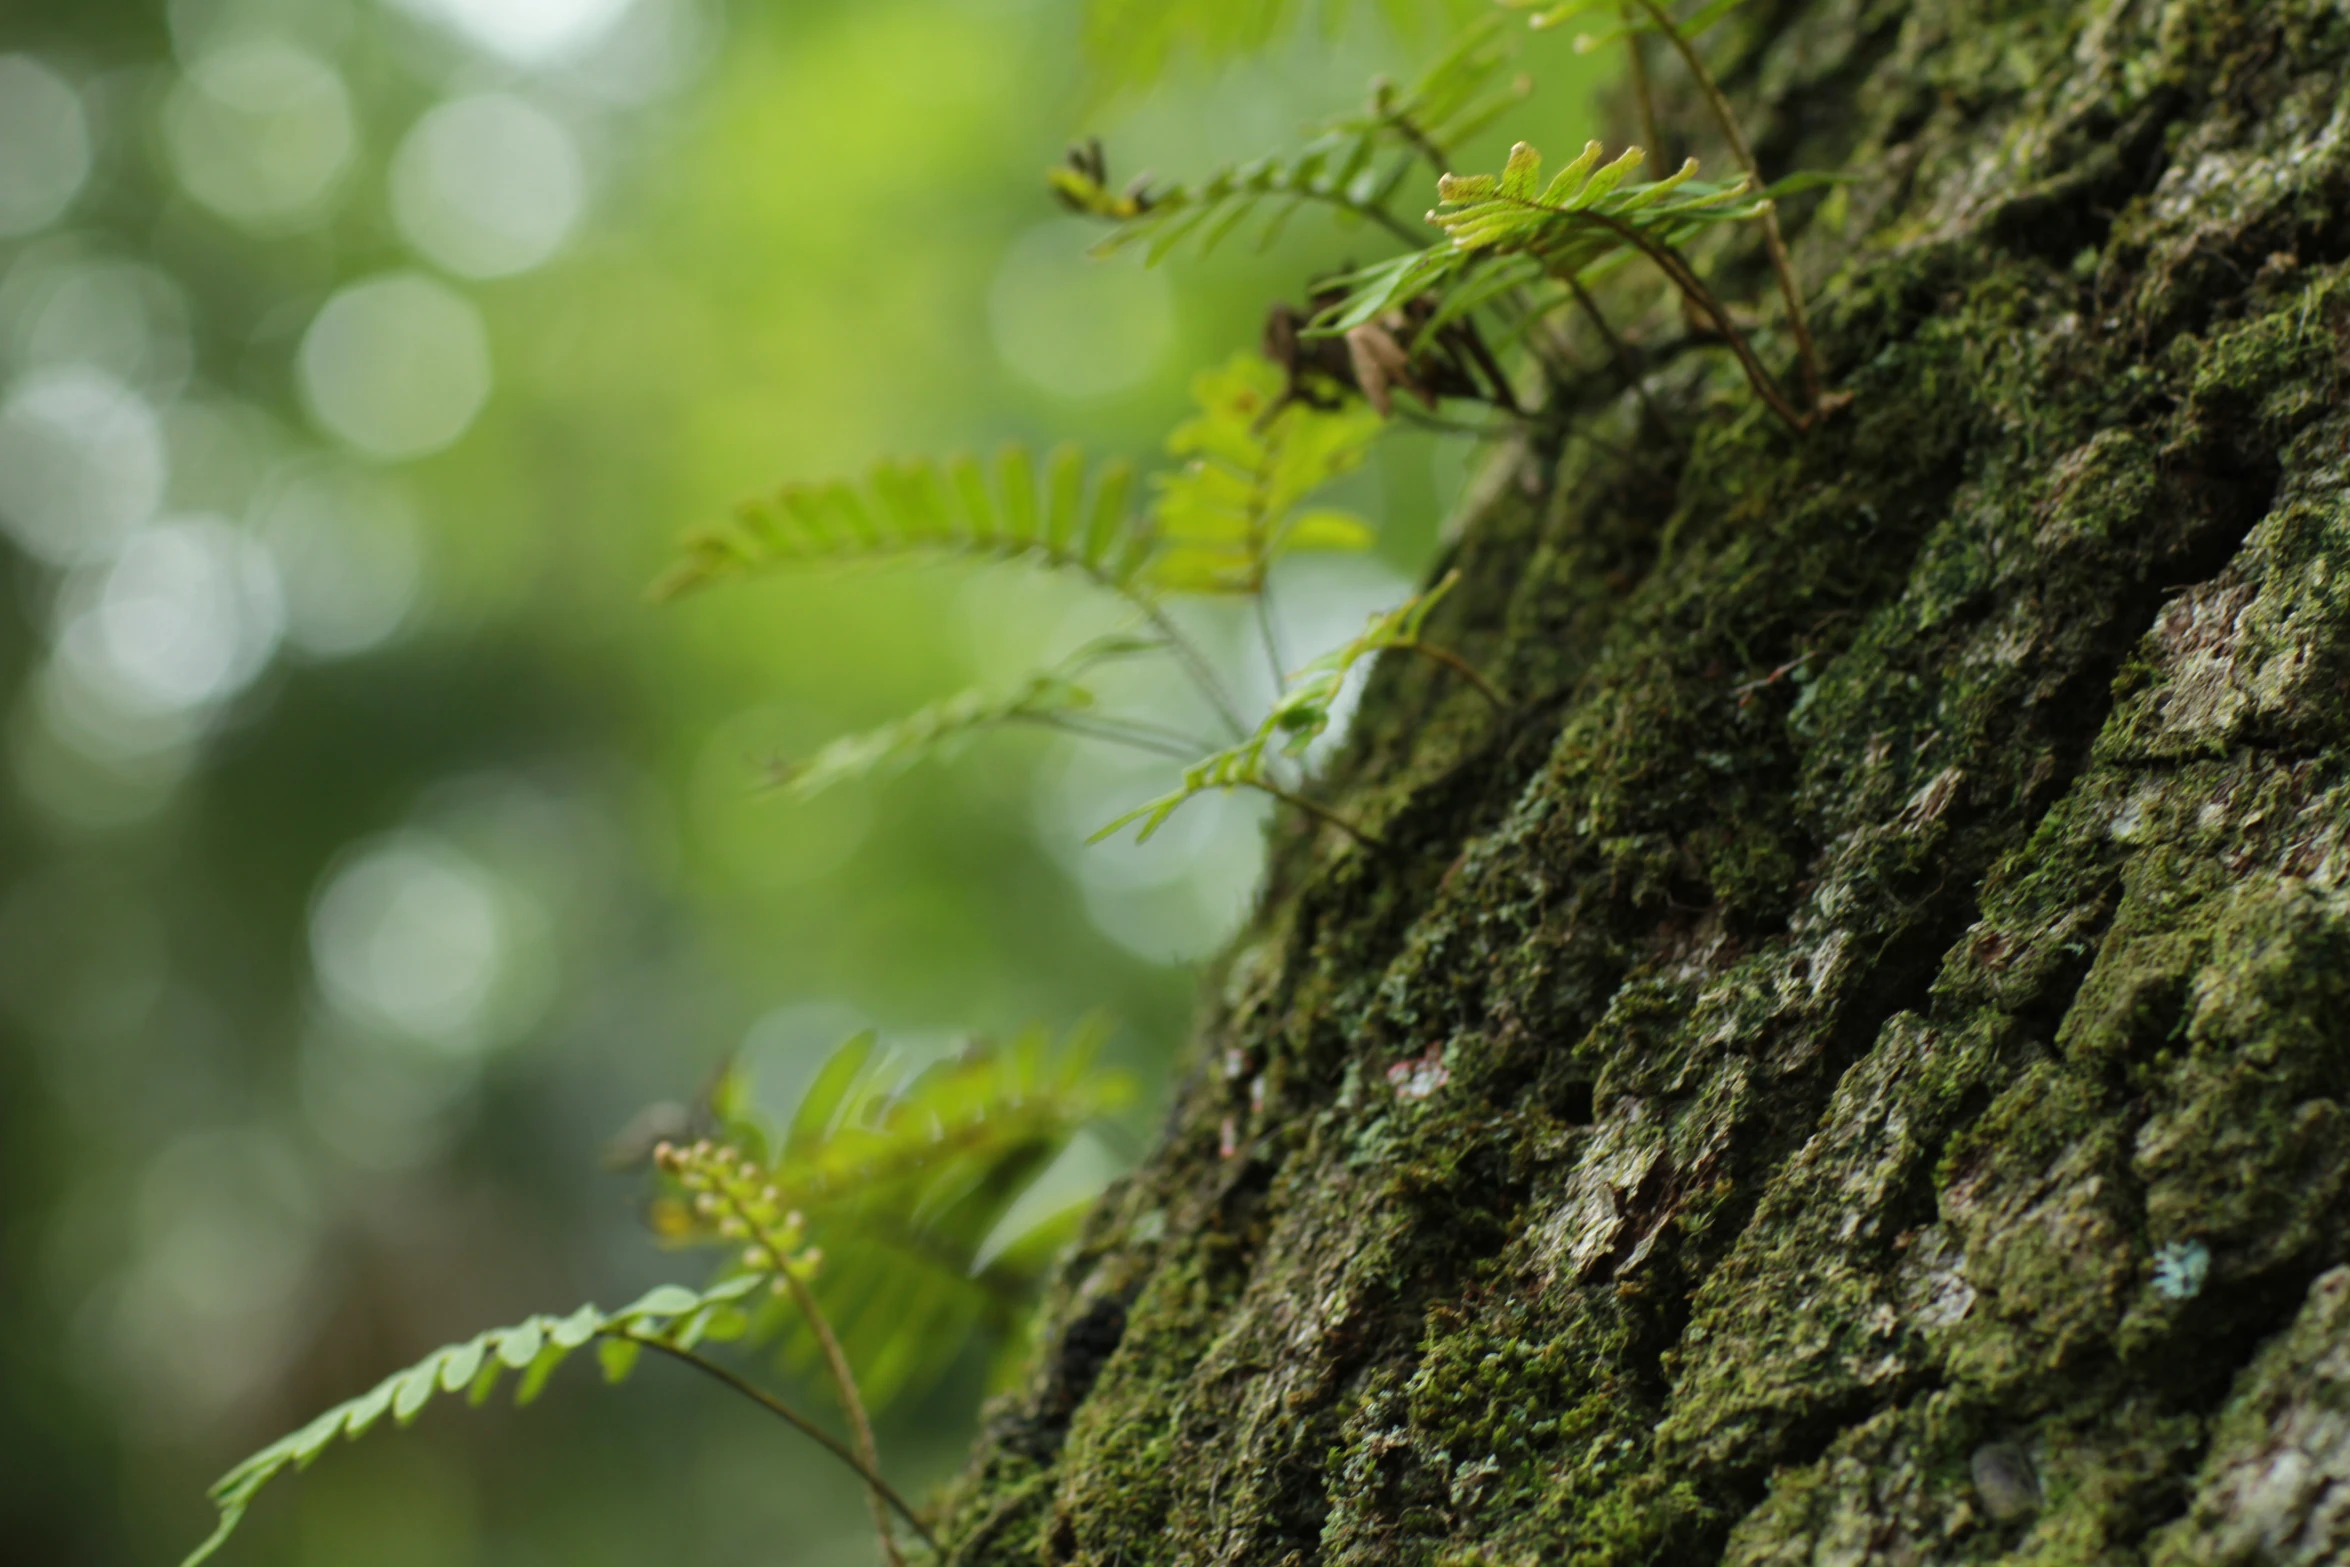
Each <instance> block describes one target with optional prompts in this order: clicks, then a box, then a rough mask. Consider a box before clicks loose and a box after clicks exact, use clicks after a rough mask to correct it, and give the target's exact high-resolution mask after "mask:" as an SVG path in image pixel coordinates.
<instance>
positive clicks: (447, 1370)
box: [182, 1275, 767, 1567]
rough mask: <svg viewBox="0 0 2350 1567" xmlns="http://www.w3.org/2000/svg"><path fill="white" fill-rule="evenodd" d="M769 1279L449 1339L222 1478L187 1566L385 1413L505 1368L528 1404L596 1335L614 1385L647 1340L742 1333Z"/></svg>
mask: <svg viewBox="0 0 2350 1567" xmlns="http://www.w3.org/2000/svg"><path fill="white" fill-rule="evenodd" d="M766 1282H767V1281H766V1280H765V1279H763V1278H760V1277H756V1276H752V1275H743V1276H739V1277H736V1278H731V1279H727V1280H725V1281H724V1282H722V1283H719V1284H716V1285H714V1286H712V1287H711V1288H709V1289H706V1290H691V1289H687V1288H685V1287H683V1286H681V1285H676V1284H664V1285H661V1286H660V1287H659V1288H657V1289H654V1290H652V1291H650V1292H649V1293H647V1294H646V1295H644V1296H643V1297H642V1298H641V1299H639V1300H637V1301H635V1302H634V1303H632V1304H630V1305H627V1306H623V1307H622V1308H621V1309H620V1310H618V1311H614V1312H602V1311H598V1310H597V1309H596V1308H595V1307H593V1306H582V1307H580V1308H579V1309H578V1310H577V1311H575V1312H572V1313H571V1314H570V1315H568V1316H563V1317H552V1316H537V1317H530V1318H527V1319H525V1320H524V1321H522V1322H518V1323H516V1324H515V1325H514V1326H512V1327H506V1328H493V1329H492V1330H490V1331H489V1332H487V1333H481V1334H477V1335H476V1336H474V1337H473V1338H470V1339H467V1340H466V1341H465V1342H463V1343H461V1344H444V1345H442V1346H441V1347H440V1348H439V1349H436V1350H434V1351H433V1352H432V1353H431V1354H429V1355H427V1356H425V1357H424V1358H423V1359H422V1360H420V1361H418V1362H417V1363H416V1364H415V1365H413V1366H410V1367H408V1368H407V1369H405V1370H402V1371H395V1372H393V1373H392V1374H391V1375H390V1376H388V1377H386V1378H384V1379H383V1380H382V1381H381V1382H379V1383H377V1384H376V1385H375V1386H374V1387H373V1388H371V1389H369V1390H368V1391H367V1392H365V1393H362V1394H360V1395H359V1396H358V1397H357V1398H354V1399H350V1400H348V1401H346V1402H344V1403H340V1404H337V1405H336V1406H335V1407H334V1408H332V1409H330V1410H328V1411H327V1412H326V1413H325V1414H323V1415H320V1416H319V1417H318V1418H317V1419H315V1420H313V1421H311V1422H310V1423H309V1424H308V1425H306V1426H304V1427H302V1429H301V1430H299V1431H296V1432H294V1433H293V1434H292V1435H291V1436H287V1437H284V1438H282V1439H280V1440H278V1441H276V1442H273V1443H271V1444H270V1445H269V1446H267V1447H265V1448H263V1449H262V1450H261V1451H260V1452H258V1453H255V1454H254V1455H253V1456H252V1457H250V1458H248V1459H246V1460H245V1461H244V1462H243V1463H241V1464H239V1465H237V1466H236V1467H235V1468H234V1469H231V1470H230V1471H229V1472H228V1473H227V1474H225V1475H223V1476H221V1477H220V1479H219V1480H218V1481H217V1482H215V1483H214V1485H213V1487H212V1492H211V1495H212V1500H213V1504H214V1505H215V1506H216V1507H218V1508H219V1510H220V1521H219V1524H218V1526H217V1527H216V1528H215V1529H214V1530H213V1532H212V1535H211V1537H210V1538H208V1539H207V1540H205V1541H204V1543H203V1544H201V1545H199V1546H197V1547H196V1549H195V1550H194V1551H193V1552H192V1553H190V1554H189V1556H188V1558H187V1560H186V1561H185V1562H184V1563H183V1564H182V1567H196V1564H197V1563H199V1562H202V1561H204V1560H205V1559H206V1558H208V1557H210V1556H211V1555H212V1554H213V1553H214V1552H215V1551H217V1550H219V1549H220V1547H221V1546H222V1544H223V1543H225V1542H226V1541H227V1539H228V1537H229V1536H230V1535H231V1534H233V1533H234V1532H235V1531H236V1527H237V1525H238V1524H239V1523H240V1522H242V1521H243V1519H244V1516H245V1512H246V1510H247V1509H248V1508H250V1507H251V1506H252V1505H253V1499H254V1497H255V1496H256V1495H258V1494H259V1492H260V1490H261V1488H262V1487H263V1486H265V1485H267V1484H268V1483H269V1482H270V1481H271V1480H273V1479H275V1478H276V1477H277V1476H278V1475H279V1474H281V1473H283V1472H284V1471H285V1470H286V1469H287V1468H289V1467H291V1468H294V1469H307V1468H309V1467H310V1465H311V1464H312V1463H313V1462H315V1461H316V1460H317V1458H318V1456H319V1454H320V1453H322V1452H324V1451H325V1450H326V1449H327V1447H328V1446H330V1445H331V1444H332V1443H334V1442H335V1441H336V1440H337V1439H338V1438H340V1439H342V1440H345V1441H356V1440H357V1439H359V1438H360V1437H362V1436H365V1435H366V1434H367V1433H368V1431H370V1430H371V1429H373V1428H374V1427H375V1425H376V1424H377V1423H378V1422H380V1421H381V1420H382V1419H383V1417H384V1416H385V1415H387V1414H388V1415H390V1416H391V1417H392V1421H393V1423H394V1424H395V1425H401V1426H405V1425H408V1424H410V1423H412V1422H413V1421H414V1420H415V1419H416V1417H417V1415H418V1414H420V1413H421V1412H422V1411H423V1409H424V1406H425V1405H426V1404H428V1403H430V1402H431V1401H432V1400H433V1399H434V1398H435V1397H436V1396H438V1395H441V1394H446V1393H456V1392H459V1391H463V1392H464V1393H465V1394H466V1396H467V1398H468V1400H469V1401H470V1402H472V1403H475V1404H479V1403H481V1402H482V1401H483V1400H485V1399H487V1398H488V1397H489V1396H490V1394H491V1392H492V1391H493V1390H494V1389H495V1388H496V1386H497V1383H498V1381H499V1379H500V1378H501V1377H502V1376H503V1375H504V1374H505V1373H506V1372H509V1371H512V1372H515V1373H517V1374H518V1375H519V1377H520V1378H521V1381H520V1384H519V1386H518V1387H517V1388H516V1390H515V1402H516V1403H518V1404H527V1403H529V1402H530V1401H531V1400H533V1399H535V1398H536V1397H538V1395H539V1392H540V1390H541V1389H542V1388H544V1387H545V1386H546V1383H547V1378H548V1377H549V1376H551V1375H553V1373H554V1371H555V1368H556V1367H557V1366H559V1365H561V1364H562V1363H563V1362H564V1361H565V1360H566V1359H568V1358H569V1357H570V1355H571V1353H572V1352H573V1351H574V1350H577V1349H579V1348H580V1347H582V1346H583V1345H585V1344H587V1343H588V1342H589V1341H590V1340H595V1339H601V1340H603V1341H604V1343H605V1346H606V1348H607V1351H609V1352H608V1353H607V1354H606V1355H605V1357H604V1373H605V1377H606V1379H607V1380H609V1381H613V1382H617V1381H619V1380H621V1379H622V1378H623V1377H625V1376H627V1375H628V1373H629V1370H630V1369H631V1367H632V1366H633V1364H634V1362H635V1355H636V1351H637V1349H638V1348H639V1347H641V1346H644V1345H659V1346H663V1347H667V1348H673V1349H678V1350H691V1349H692V1348H693V1347H694V1345H696V1344H697V1343H701V1342H704V1341H710V1340H724V1339H729V1338H737V1337H740V1336H741V1335H742V1334H743V1332H744V1331H746V1329H747V1328H748V1326H749V1323H750V1318H749V1315H748V1314H747V1313H746V1312H745V1310H744V1308H743V1305H742V1302H743V1300H744V1298H745V1297H746V1296H749V1295H751V1294H753V1293H754V1292H755V1291H757V1290H758V1289H759V1288H760V1287H761V1286H762V1285H763V1284H765V1283H766Z"/></svg>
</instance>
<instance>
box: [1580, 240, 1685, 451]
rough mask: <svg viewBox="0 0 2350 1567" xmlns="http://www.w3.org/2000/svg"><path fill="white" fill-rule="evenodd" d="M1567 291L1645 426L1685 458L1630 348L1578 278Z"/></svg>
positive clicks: (1679, 440) (1677, 439)
mask: <svg viewBox="0 0 2350 1567" xmlns="http://www.w3.org/2000/svg"><path fill="white" fill-rule="evenodd" d="M1567 287H1568V288H1569V289H1570V290H1572V291H1573V293H1574V296H1575V303H1576V304H1577V305H1580V306H1581V307H1582V309H1583V314H1584V315H1585V316H1587V317H1589V318H1590V321H1591V324H1592V326H1594V327H1595V328H1597V329H1598V331H1599V335H1600V337H1601V338H1602V339H1603V340H1604V341H1605V342H1606V343H1607V346H1608V352H1609V353H1611V354H1614V355H1615V357H1616V368H1617V369H1618V370H1619V371H1621V372H1622V373H1623V377H1624V382H1625V384H1626V385H1628V386H1630V387H1631V388H1632V395H1633V396H1635V397H1637V398H1639V399H1640V407H1641V409H1642V411H1644V412H1645V413H1646V414H1647V415H1648V418H1649V422H1650V423H1651V424H1654V425H1655V426H1656V428H1657V433H1658V434H1660V435H1662V436H1663V437H1664V438H1665V439H1666V440H1667V441H1668V442H1670V443H1671V444H1672V447H1673V450H1674V451H1675V452H1677V453H1683V454H1684V455H1685V449H1684V448H1683V447H1682V445H1681V437H1680V436H1679V435H1678V434H1676V433H1675V432H1674V429H1673V427H1672V426H1671V425H1670V424H1668V423H1666V422H1665V415H1664V410H1662V409H1661V408H1659V407H1657V405H1656V401H1655V399H1653V398H1651V397H1650V396H1649V395H1648V382H1647V381H1646V379H1644V378H1643V377H1642V376H1641V374H1640V367H1639V366H1638V365H1637V364H1635V363H1633V360H1632V350H1631V348H1630V347H1629V346H1627V345H1626V344H1625V342H1624V340H1623V338H1622V337H1620V336H1618V335H1617V333H1616V329H1615V328H1614V327H1613V326H1611V325H1609V324H1608V319H1607V317H1606V315H1604V314H1603V313H1601V311H1600V308H1599V301H1598V300H1596V299H1593V298H1592V297H1591V291H1590V290H1589V289H1587V288H1585V287H1584V286H1583V280H1582V279H1581V278H1574V277H1571V278H1568V279H1567Z"/></svg>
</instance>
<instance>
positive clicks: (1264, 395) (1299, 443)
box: [1150, 354, 1383, 594]
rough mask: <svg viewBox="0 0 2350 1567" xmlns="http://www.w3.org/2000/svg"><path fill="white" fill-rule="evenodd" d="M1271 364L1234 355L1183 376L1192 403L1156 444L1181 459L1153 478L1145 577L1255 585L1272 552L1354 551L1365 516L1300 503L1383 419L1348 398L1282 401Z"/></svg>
mask: <svg viewBox="0 0 2350 1567" xmlns="http://www.w3.org/2000/svg"><path fill="white" fill-rule="evenodd" d="M1283 391H1284V383H1283V379H1282V375H1281V372H1280V371H1279V370H1278V369H1277V368H1275V367H1274V366H1273V365H1271V364H1270V363H1268V362H1267V361H1265V360H1263V359H1260V358H1258V357H1257V356H1256V355H1254V354H1241V355H1237V356H1235V357H1234V358H1233V359H1232V360H1231V361H1229V362H1228V363H1226V364H1225V365H1224V366H1223V367H1222V368H1221V369H1216V370H1207V371H1202V372H1201V373H1200V375H1199V376H1198V377H1197V378H1196V379H1195V380H1194V381H1193V383H1192V394H1193V396H1194V397H1195V398H1196V399H1197V400H1198V402H1199V405H1200V411H1199V413H1198V414H1197V415H1196V416H1195V417H1193V418H1191V419H1188V420H1186V421H1185V422H1184V423H1182V424H1181V425H1178V426H1177V427H1176V429H1175V431H1174V433H1173V434H1172V435H1171V436H1169V437H1168V440H1167V450H1168V451H1169V452H1170V453H1171V454H1172V455H1174V456H1177V457H1186V458H1189V459H1190V461H1189V462H1187V463H1186V464H1185V465H1184V467H1182V468H1181V469H1179V470H1178V471H1176V472H1174V473H1171V474H1167V475H1164V476H1162V477H1161V478H1159V479H1158V481H1157V485H1158V498H1157V500H1156V502H1155V504H1154V506H1153V508H1152V517H1153V520H1154V522H1155V524H1156V527H1157V531H1158V539H1159V551H1158V553H1157V554H1156V555H1155V556H1154V557H1153V559H1152V562H1151V566H1150V574H1151V580H1152V581H1153V582H1154V583H1155V584H1157V585H1158V586H1159V587H1161V588H1163V589H1165V590H1167V591H1170V592H1182V593H1206V594H1249V593H1256V592H1259V591H1261V590H1262V589H1263V587H1264V585H1265V575H1266V573H1267V571H1269V570H1270V569H1271V567H1272V564H1273V562H1274V561H1276V560H1278V559H1279V558H1280V557H1281V556H1283V555H1286V554H1290V553H1292V552H1295V551H1300V550H1360V549H1367V548H1368V547H1369V546H1370V545H1371V543H1372V540H1373V535H1372V532H1371V528H1370V525H1369V524H1368V523H1366V522H1364V521H1363V520H1362V519H1361V518H1359V517H1357V516H1355V515H1354V514H1353V513H1351V512H1344V511H1336V510H1332V509H1328V508H1311V509H1309V508H1306V507H1305V506H1304V505H1303V502H1304V501H1305V499H1306V497H1307V496H1309V495H1310V494H1311V493H1312V492H1313V491H1315V490H1317V489H1319V488H1321V487H1322V486H1323V485H1325V484H1327V483H1329V482H1330V481H1331V480H1333V479H1336V478H1338V477H1340V476H1342V475H1344V474H1347V473H1351V472H1352V471H1354V470H1355V469H1356V468H1358V467H1360V466H1361V465H1362V462H1363V459H1364V458H1365V457H1366V456H1368V455H1369V453H1370V449H1371V445H1372V443H1373V442H1374V441H1375V440H1377V439H1378V436H1379V433H1380V431H1381V429H1382V427H1383V425H1382V421H1381V420H1380V418H1379V416H1378V415H1377V414H1375V413H1373V412H1372V411H1371V410H1370V409H1369V408H1367V407H1365V406H1364V405H1363V404H1361V403H1359V402H1349V403H1347V404H1345V405H1342V406H1341V407H1339V408H1336V409H1322V408H1316V407H1313V406H1312V405H1310V404H1308V403H1304V402H1299V401H1284V400H1283V395H1282V394H1283Z"/></svg>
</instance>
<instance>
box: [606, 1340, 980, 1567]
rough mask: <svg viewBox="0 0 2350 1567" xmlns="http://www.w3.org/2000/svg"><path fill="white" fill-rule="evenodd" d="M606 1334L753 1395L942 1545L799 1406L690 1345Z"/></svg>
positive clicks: (934, 1544)
mask: <svg viewBox="0 0 2350 1567" xmlns="http://www.w3.org/2000/svg"><path fill="white" fill-rule="evenodd" d="M604 1336H605V1337H607V1338H618V1339H623V1340H625V1341H627V1342H628V1343H631V1344H638V1345H642V1346H643V1347H644V1348H646V1349H651V1350H658V1351H659V1352H660V1353H662V1354H664V1355H667V1356H668V1357H669V1358H670V1359H672V1360H676V1361H682V1362H683V1363H684V1364H686V1365H689V1366H691V1367H693V1368H694V1369H695V1370H696V1371H699V1372H701V1373H702V1374H703V1375H704V1376H707V1377H711V1378H714V1379H715V1380H717V1381H719V1382H721V1383H723V1384H725V1385H726V1386H727V1387H730V1388H732V1389H734V1391H736V1392H737V1393H740V1394H741V1395H742V1396H743V1397H745V1398H747V1399H749V1400H750V1401H751V1402H752V1403H754V1404H757V1405H758V1406H759V1407H760V1408H762V1409H764V1410H766V1411H767V1412H768V1413H769V1414H771V1415H774V1416H775V1417H776V1418H778V1419H780V1420H782V1421H784V1422H786V1423H787V1424H789V1425H790V1426H791V1427H792V1429H794V1430H796V1431H798V1432H799V1433H800V1434H801V1435H803V1436H805V1437H807V1438H809V1439H810V1440H811V1441H813V1442H815V1443H816V1444H817V1445H819V1446H820V1447H822V1448H823V1449H824V1450H825V1451H826V1452H828V1453H830V1454H831V1455H832V1456H833V1457H835V1458H837V1459H839V1460H840V1461H841V1462H842V1463H844V1464H846V1465H847V1466H848V1467H849V1468H850V1469H851V1470H853V1471H855V1473H856V1475H857V1478H858V1479H860V1480H862V1481H864V1482H865V1484H866V1486H867V1487H868V1488H870V1489H871V1490H872V1491H873V1492H875V1493H876V1494H878V1495H879V1496H880V1497H881V1498H882V1499H883V1500H885V1501H887V1502H888V1503H889V1505H890V1506H891V1507H893V1508H895V1509H896V1510H897V1514H898V1516H899V1517H901V1518H903V1519H905V1520H906V1526H907V1527H908V1528H910V1529H912V1530H913V1531H914V1532H915V1533H916V1534H917V1535H920V1536H921V1537H922V1543H923V1544H924V1545H927V1546H929V1547H930V1549H931V1550H933V1551H936V1550H937V1549H938V1548H939V1547H938V1539H937V1537H936V1536H935V1535H933V1534H932V1533H931V1532H930V1530H929V1529H928V1528H927V1527H926V1526H925V1525H924V1524H923V1522H922V1520H921V1518H920V1517H919V1516H918V1515H916V1513H915V1511H914V1509H913V1508H911V1507H909V1506H908V1505H907V1504H906V1499H905V1498H904V1497H902V1496H900V1495H898V1493H897V1491H896V1490H895V1489H893V1488H892V1487H891V1485H890V1483H889V1482H888V1481H886V1480H884V1479H882V1478H881V1476H880V1475H879V1474H877V1473H875V1472H874V1471H873V1470H871V1469H868V1468H867V1467H866V1466H865V1464H864V1462H863V1461H862V1460H861V1459H859V1458H858V1457H857V1455H856V1454H855V1453H852V1452H850V1451H849V1450H848V1449H847V1448H846V1447H844V1446H842V1445H841V1442H840V1439H839V1438H837V1437H835V1436H834V1435H832V1433H831V1432H829V1431H826V1430H825V1429H824V1428H823V1427H822V1426H819V1425H817V1424H816V1423H815V1422H814V1421H812V1420H810V1419H809V1418H808V1417H807V1416H806V1415H803V1414H801V1413H800V1412H799V1411H798V1410H796V1409H794V1408H792V1407H791V1406H790V1405H789V1404H787V1403H785V1402H784V1401H783V1400H782V1399H780V1398H777V1397H776V1396H775V1395H774V1394H772V1393H769V1392H767V1391H766V1390H765V1389H764V1388H759V1387H755V1386H753V1385H752V1384H751V1383H749V1382H746V1381H744V1380H743V1379H742V1378H741V1377H738V1376H736V1375H735V1374H734V1373H733V1372H731V1371H729V1370H727V1369H726V1368H725V1367H724V1366H722V1365H720V1364H718V1362H716V1361H714V1360H707V1359H705V1358H703V1357H702V1356H700V1355H697V1354H695V1353H694V1352H693V1351H692V1350H690V1349H680V1348H678V1347H677V1346H676V1345H675V1344H665V1343H663V1342H662V1341H661V1340H659V1339H656V1338H646V1337H644V1336H642V1335H639V1334H635V1333H612V1334H606V1335H604Z"/></svg>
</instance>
